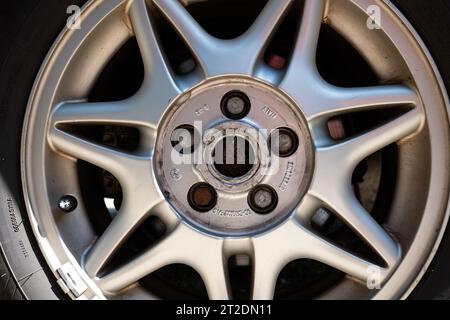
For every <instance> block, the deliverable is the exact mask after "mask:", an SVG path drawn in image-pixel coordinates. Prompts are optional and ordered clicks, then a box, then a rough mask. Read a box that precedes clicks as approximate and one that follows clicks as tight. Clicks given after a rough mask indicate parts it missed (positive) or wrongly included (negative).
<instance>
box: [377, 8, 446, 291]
mask: <svg viewBox="0 0 450 320" xmlns="http://www.w3.org/2000/svg"><path fill="white" fill-rule="evenodd" d="M385 3H386V5H387V6H388V7H389V9H390V10H391V11H392V12H393V13H394V14H395V15H396V16H397V17H398V18H399V19H400V20H401V21H402V22H403V24H404V26H405V27H406V28H407V29H408V31H409V32H410V33H411V35H412V36H413V37H414V40H415V41H416V43H417V44H418V45H419V47H420V49H421V51H422V53H423V54H424V55H425V57H426V58H427V62H428V65H429V67H430V68H431V70H432V71H433V75H434V76H435V78H436V81H437V84H438V85H439V89H440V93H441V95H442V98H443V102H444V104H445V106H446V114H447V120H448V121H449V122H450V99H449V94H448V92H447V88H446V86H445V84H444V79H443V78H442V75H441V73H440V71H439V68H438V66H437V64H436V61H435V60H434V58H433V56H432V55H431V52H430V51H429V50H428V48H427V46H426V45H425V42H424V41H423V39H422V37H421V36H420V35H419V33H418V32H417V31H416V29H415V28H414V26H413V25H412V24H411V23H410V22H409V20H408V19H407V18H406V16H405V15H404V14H403V13H402V12H401V11H400V9H398V8H397V7H396V6H395V5H394V4H393V3H392V1H391V0H385ZM447 193H448V192H447ZM449 221H450V197H449V199H448V201H447V207H446V209H445V214H444V216H443V220H442V223H441V228H440V230H439V233H438V234H437V237H436V240H435V244H434V246H433V247H432V248H431V251H430V254H429V256H428V258H427V259H426V260H425V263H424V264H423V266H422V268H420V270H419V272H418V273H417V276H416V277H415V279H413V280H412V281H411V284H410V285H409V286H408V288H407V289H406V290H405V291H404V293H403V294H402V295H400V298H401V299H403V300H405V299H407V298H408V296H409V295H410V294H411V293H412V292H413V291H414V289H416V288H417V286H418V285H419V283H420V281H421V280H422V278H423V276H424V275H425V273H426V272H427V270H428V268H429V266H430V265H431V263H432V262H433V260H434V257H435V256H436V253H437V251H438V249H439V247H440V244H441V242H442V238H443V237H444V234H445V231H446V230H447V228H448V227H449V226H448V224H449ZM400 263H401V262H400Z"/></svg>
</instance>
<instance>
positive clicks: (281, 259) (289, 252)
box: [252, 220, 387, 300]
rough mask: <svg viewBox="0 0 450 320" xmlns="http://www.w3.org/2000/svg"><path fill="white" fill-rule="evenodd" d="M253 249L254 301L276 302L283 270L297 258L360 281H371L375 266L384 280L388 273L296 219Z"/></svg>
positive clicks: (255, 242)
mask: <svg viewBox="0 0 450 320" xmlns="http://www.w3.org/2000/svg"><path fill="white" fill-rule="evenodd" d="M280 244H282V245H280ZM253 246H254V265H255V266H254V279H253V294H252V297H253V299H266V300H267V299H273V294H274V290H275V285H276V281H277V278H278V275H279V273H280V271H281V269H282V268H283V267H284V266H285V265H286V264H288V263H289V262H291V261H294V260H297V259H312V260H316V261H320V262H322V263H324V264H327V265H329V266H331V267H334V268H336V269H338V270H340V271H342V272H344V273H345V274H347V275H348V276H350V277H353V278H355V279H358V280H360V281H367V279H368V277H369V275H370V271H371V269H372V268H374V267H376V268H379V270H380V276H381V277H382V278H381V279H380V280H381V281H382V280H383V277H385V276H386V274H387V270H386V269H384V268H381V267H379V266H376V265H374V264H372V263H370V262H368V261H365V260H363V259H361V258H359V257H357V256H355V255H354V254H352V253H350V252H347V251H345V250H343V249H341V248H339V247H337V246H336V245H333V244H332V243H329V242H328V241H326V240H324V239H322V238H320V237H318V236H316V235H314V234H313V233H311V232H310V231H308V230H307V229H305V228H304V227H302V226H301V225H299V224H297V223H296V222H294V221H293V220H290V221H288V222H287V223H285V224H284V225H282V226H281V227H279V228H278V229H276V230H274V231H273V232H271V233H270V234H267V235H263V236H260V237H256V238H254V239H253Z"/></svg>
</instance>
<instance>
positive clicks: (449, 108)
mask: <svg viewBox="0 0 450 320" xmlns="http://www.w3.org/2000/svg"><path fill="white" fill-rule="evenodd" d="M383 3H384V4H385V5H387V6H388V7H389V9H390V10H391V11H392V12H393V13H394V14H395V16H396V18H398V19H399V20H400V21H401V22H402V23H403V25H404V27H405V28H406V29H407V31H408V32H409V33H410V35H411V36H412V37H413V38H414V41H415V42H416V44H417V45H418V47H419V48H420V51H421V53H422V54H423V55H424V56H425V58H426V62H427V64H428V66H429V68H430V69H431V71H432V73H433V76H434V77H435V79H436V84H438V86H439V91H440V94H441V96H442V99H443V103H444V105H445V107H446V115H447V120H448V121H450V100H449V95H448V93H447V89H446V86H445V84H444V82H443V78H442V76H441V74H440V72H439V69H438V67H437V64H436V63H435V61H434V59H433V57H432V55H431V53H430V51H429V50H428V48H427V47H426V45H425V42H424V41H423V40H422V38H421V37H420V35H419V34H418V32H417V31H416V30H415V28H414V27H413V26H412V24H411V23H410V22H409V21H408V19H407V18H406V17H405V15H403V13H402V12H401V11H400V10H399V9H398V8H397V7H396V6H395V5H394V4H393V3H392V2H391V1H390V0H383ZM93 4H94V1H91V0H90V1H88V2H87V3H86V4H85V5H84V6H83V7H82V13H86V11H87V9H88V8H91V7H92V6H93ZM70 33H71V30H68V29H66V28H65V29H64V30H63V31H62V32H61V34H60V35H59V36H58V37H57V39H56V40H55V42H54V44H53V45H52V47H51V48H50V50H49V52H48V54H47V56H46V58H45V59H44V61H43V63H42V66H41V68H40V70H39V72H38V74H37V76H36V78H35V82H34V84H33V87H32V90H31V92H30V97H29V100H28V103H27V107H26V112H25V116H24V124H23V129H22V138H21V148H20V164H21V178H22V186H23V196H24V202H25V206H26V209H27V215H28V217H29V219H30V224H31V227H32V230H33V233H34V236H35V237H36V240H37V243H38V246H39V248H40V250H41V253H42V254H43V256H44V258H45V260H46V262H47V263H48V264H49V266H50V267H52V266H53V267H54V266H55V262H56V263H57V261H58V259H57V258H56V255H54V256H51V255H49V252H48V250H47V249H50V250H51V252H52V253H53V249H52V248H51V247H50V246H49V245H48V243H47V242H46V238H45V237H44V236H43V235H42V234H41V231H40V230H39V225H38V220H37V219H36V216H35V213H34V210H33V205H32V204H31V201H30V200H31V199H30V197H29V195H30V192H29V188H28V177H27V175H26V172H27V171H28V170H30V168H28V165H27V157H26V148H25V146H26V142H27V141H28V139H29V137H28V136H29V130H28V129H29V126H28V124H29V121H30V116H31V113H32V109H33V104H35V99H36V94H37V93H38V92H39V89H40V87H41V86H42V83H41V82H42V79H43V78H44V75H45V73H46V71H47V68H48V65H49V64H50V62H51V61H52V60H53V59H54V58H55V55H56V53H57V48H58V47H59V45H60V44H61V42H62V41H63V39H64V38H66V37H67V36H68V34H70ZM449 217H450V198H449V199H448V201H447V204H446V209H445V214H444V215H443V219H442V223H441V224H440V226H441V228H440V230H439V232H437V233H436V237H435V241H434V242H435V243H434V246H432V248H430V254H429V255H428V258H427V259H425V263H424V264H423V266H422V267H421V268H419V271H418V272H417V275H416V276H414V277H413V279H411V281H410V284H409V286H408V288H406V289H405V290H404V293H403V294H399V293H398V292H397V293H393V294H391V295H394V296H395V295H396V296H400V298H401V299H406V298H407V297H408V296H409V295H410V294H411V293H412V291H413V290H414V289H415V288H416V287H417V285H418V284H419V283H420V281H421V279H422V277H423V276H424V274H425V273H426V271H427V270H428V267H429V266H430V264H431V263H432V261H433V259H434V257H435V255H436V253H437V250H438V248H439V246H440V244H441V241H442V238H443V236H444V233H445V231H446V229H447V224H448V222H449ZM45 250H47V252H46V251H45ZM44 252H46V253H45V254H44ZM55 258H56V260H55ZM402 262H403V261H402ZM402 262H400V264H401V263H402ZM55 270H56V268H53V269H52V271H53V273H54V274H55V276H56V275H57V273H56V271H55ZM395 272H397V270H395V271H394V273H395ZM389 281H390V279H389V280H388V282H389ZM87 282H90V281H87ZM90 287H91V288H92V286H90ZM94 287H95V286H94ZM397 290H401V288H398V289H397ZM95 293H97V294H98V296H100V297H101V296H103V293H102V292H101V291H96V292H95ZM25 296H26V294H25ZM374 298H380V297H379V294H378V293H377V294H375V296H374ZM381 298H382V299H385V298H384V297H381Z"/></svg>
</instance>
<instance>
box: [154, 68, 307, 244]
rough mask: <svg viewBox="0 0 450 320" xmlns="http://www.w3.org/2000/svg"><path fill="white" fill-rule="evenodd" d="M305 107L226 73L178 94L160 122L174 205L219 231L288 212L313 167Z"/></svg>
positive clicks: (257, 224)
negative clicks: (304, 113) (225, 75)
mask: <svg viewBox="0 0 450 320" xmlns="http://www.w3.org/2000/svg"><path fill="white" fill-rule="evenodd" d="M312 154H313V147H312V143H311V137H310V134H309V130H308V127H307V125H306V121H305V120H304V118H303V116H302V114H301V112H300V110H299V107H298V106H297V105H295V104H294V103H293V102H292V101H291V100H290V99H289V98H288V97H287V96H285V95H284V94H283V93H282V92H280V91H279V90H277V89H276V88H274V87H272V86H270V85H268V84H266V83H263V82H260V81H257V80H254V79H252V78H247V77H236V76H233V77H220V78H215V79H213V80H208V81H205V82H204V83H202V84H201V85H199V86H197V87H194V88H193V89H191V90H190V91H188V92H186V93H185V94H183V95H182V96H180V97H179V98H178V99H177V100H175V101H174V102H173V104H172V106H171V108H170V110H169V111H168V112H167V113H166V115H165V117H164V119H163V121H162V123H161V126H160V128H159V132H158V137H157V142H156V149H155V157H154V159H155V162H154V165H155V171H156V173H157V174H156V176H157V179H158V184H159V187H160V188H161V191H162V193H163V194H164V195H165V196H166V198H167V200H168V202H169V203H170V204H171V206H172V207H173V209H174V210H176V211H177V212H178V214H179V215H180V216H181V217H182V218H183V220H185V222H187V223H189V224H191V225H192V226H193V227H195V228H198V229H200V230H201V231H202V232H208V233H211V234H213V235H219V236H244V235H248V234H255V233H258V232H263V231H265V230H267V229H269V228H272V227H274V226H276V225H277V224H279V223H280V222H282V221H283V220H285V219H286V218H287V217H289V216H290V215H291V214H292V213H293V211H294V209H295V208H296V207H297V206H298V204H299V202H300V201H301V199H302V197H303V195H304V194H305V192H306V190H307V187H308V185H309V183H310V179H311V174H312V165H313V162H312V160H313V159H312V158H313V156H312Z"/></svg>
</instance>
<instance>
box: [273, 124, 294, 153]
mask: <svg viewBox="0 0 450 320" xmlns="http://www.w3.org/2000/svg"><path fill="white" fill-rule="evenodd" d="M298 145H299V141H298V137H297V135H296V134H295V132H294V131H292V130H291V129H289V128H279V129H277V130H275V132H273V133H272V135H271V137H270V148H271V150H272V152H274V153H275V154H276V155H278V156H279V157H282V158H287V157H290V156H291V155H293V154H294V153H295V151H297V149H298Z"/></svg>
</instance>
